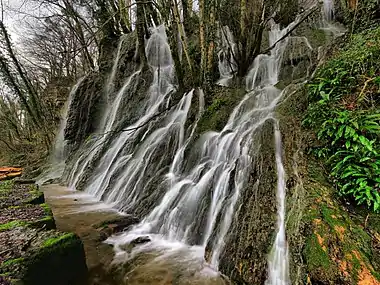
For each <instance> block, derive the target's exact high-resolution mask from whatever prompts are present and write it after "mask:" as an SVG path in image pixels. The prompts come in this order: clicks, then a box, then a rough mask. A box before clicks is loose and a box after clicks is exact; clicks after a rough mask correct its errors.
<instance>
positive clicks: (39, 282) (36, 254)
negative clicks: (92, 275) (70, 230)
mask: <svg viewBox="0 0 380 285" xmlns="http://www.w3.org/2000/svg"><path fill="white" fill-rule="evenodd" d="M86 274H87V266H86V260H85V255H84V249H83V244H82V241H81V240H80V239H79V238H78V236H76V235H75V234H63V235H61V236H59V237H55V238H50V239H47V240H46V241H45V242H44V243H43V244H42V245H41V246H40V247H39V248H38V249H35V250H34V251H33V252H32V253H31V254H30V255H29V256H28V259H27V260H26V262H25V271H24V273H23V277H22V281H23V282H24V283H25V284H28V285H51V284H55V283H56V281H57V280H60V281H62V284H84V283H83V280H84V278H85V277H86ZM41 275H43V276H44V278H43V279H41ZM80 282H82V283H80Z"/></svg>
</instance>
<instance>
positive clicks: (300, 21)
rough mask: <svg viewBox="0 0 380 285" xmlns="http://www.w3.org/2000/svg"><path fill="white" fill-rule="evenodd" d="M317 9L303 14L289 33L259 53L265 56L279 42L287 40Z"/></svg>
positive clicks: (315, 7)
mask: <svg viewBox="0 0 380 285" xmlns="http://www.w3.org/2000/svg"><path fill="white" fill-rule="evenodd" d="M317 8H318V5H314V6H313V7H311V8H310V9H309V11H308V12H305V14H306V15H305V16H304V17H303V18H302V19H301V20H299V21H298V22H297V23H296V24H295V25H294V26H293V27H292V28H291V29H289V31H288V32H287V33H286V34H285V35H283V36H282V37H281V38H280V39H278V40H277V41H276V42H275V43H274V44H273V45H272V46H270V47H269V48H267V49H266V50H264V51H263V52H261V54H266V53H268V52H270V51H271V50H272V49H274V48H275V47H276V45H277V44H278V43H279V42H281V41H282V40H284V39H285V38H287V37H288V36H289V35H290V34H291V33H292V32H293V31H294V30H295V29H296V28H298V26H299V25H301V24H302V23H303V22H304V21H305V20H306V19H307V18H308V17H309V16H310V15H311V14H312V13H314V12H315V11H316V10H317Z"/></svg>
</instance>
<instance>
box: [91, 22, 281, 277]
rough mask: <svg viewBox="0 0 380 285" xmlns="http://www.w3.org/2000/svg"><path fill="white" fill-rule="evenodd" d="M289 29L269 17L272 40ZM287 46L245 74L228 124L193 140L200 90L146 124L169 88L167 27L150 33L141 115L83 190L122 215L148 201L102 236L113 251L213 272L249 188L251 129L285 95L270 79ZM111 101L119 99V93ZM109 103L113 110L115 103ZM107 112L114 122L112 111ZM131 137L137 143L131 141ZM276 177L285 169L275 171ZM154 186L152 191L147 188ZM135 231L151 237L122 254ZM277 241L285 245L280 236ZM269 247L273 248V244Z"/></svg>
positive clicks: (164, 102) (262, 58) (274, 78)
mask: <svg viewBox="0 0 380 285" xmlns="http://www.w3.org/2000/svg"><path fill="white" fill-rule="evenodd" d="M287 30H288V28H287V29H284V30H280V28H279V26H278V25H276V24H274V23H273V24H272V30H271V31H270V33H269V35H270V37H269V38H270V44H271V45H272V44H274V43H276V41H277V40H278V39H280V38H281V37H282V36H283V35H284V33H286V32H287ZM286 45H287V40H283V41H281V42H280V43H278V44H277V45H275V47H274V48H273V49H272V51H271V53H270V54H269V55H261V56H260V57H259V58H258V59H256V60H255V62H254V64H253V67H252V69H251V71H250V73H249V75H248V76H247V89H248V90H249V92H248V93H247V95H246V96H245V97H244V98H243V100H242V101H241V102H240V104H239V105H238V106H237V107H236V108H235V110H234V111H233V113H232V114H231V116H230V118H229V120H228V122H227V124H226V126H225V127H224V128H223V130H222V131H220V132H207V133H204V134H202V135H201V137H200V138H199V139H198V140H197V142H196V143H195V144H194V143H192V142H193V141H194V138H193V136H194V130H195V128H196V124H197V120H195V122H194V123H193V124H192V125H191V126H190V129H189V128H188V127H186V122H187V119H188V115H189V110H190V106H191V103H192V99H193V97H194V96H195V95H198V97H199V101H200V102H202V101H203V97H202V96H203V92H202V91H201V90H192V91H191V92H189V93H187V94H184V96H183V97H182V99H181V100H180V101H179V102H178V103H177V104H176V105H175V106H174V107H173V108H171V109H169V110H168V111H166V112H165V113H164V114H163V116H162V117H161V118H159V119H157V120H155V121H151V122H149V119H150V118H152V116H154V114H156V113H157V111H158V110H159V109H160V106H167V105H168V104H169V101H170V99H171V98H170V93H171V91H172V90H173V88H174V85H173V84H174V83H173V82H174V75H173V66H172V60H171V56H170V49H169V46H168V44H167V42H166V35H165V30H164V28H163V26H161V27H159V28H157V29H156V30H155V31H153V34H152V36H151V37H150V39H149V41H148V43H147V46H146V52H147V58H148V62H149V64H150V66H151V68H152V70H153V72H154V78H153V82H152V85H151V87H150V89H149V91H148V93H149V98H148V99H147V103H146V108H145V114H144V115H143V116H142V117H141V118H140V119H138V121H137V122H135V123H134V124H132V125H131V126H129V127H128V128H127V129H130V130H134V131H133V132H122V133H120V134H119V135H118V136H117V137H116V138H115V139H114V141H113V142H112V143H111V145H110V146H109V148H108V149H107V150H106V151H105V153H104V154H103V155H102V160H101V161H100V162H99V164H98V166H97V167H96V169H95V170H94V173H93V175H92V177H93V178H92V179H91V180H90V183H89V184H88V186H87V187H86V191H87V192H89V193H91V194H93V195H95V196H97V197H99V198H102V199H103V200H104V201H106V202H108V203H114V205H115V206H116V207H118V208H119V209H122V210H123V211H125V212H127V213H133V212H134V209H136V208H138V207H139V205H141V204H143V205H144V204H147V203H150V204H151V205H153V207H152V206H150V208H149V209H145V210H144V211H143V212H144V213H145V216H144V218H143V219H142V221H141V222H140V223H139V224H138V225H135V226H134V227H133V228H132V229H130V230H129V231H127V232H125V233H124V234H122V235H118V236H113V237H111V238H109V239H108V241H107V242H109V243H111V244H113V245H114V247H115V250H116V252H117V254H118V255H127V256H128V258H132V257H134V256H136V255H137V254H139V253H142V252H161V254H162V256H163V257H168V256H170V257H173V256H177V257H178V256H181V260H180V261H178V262H185V263H186V264H188V265H189V266H192V265H194V264H196V265H197V266H200V267H201V268H204V269H207V270H209V269H210V268H211V269H212V270H211V271H213V270H214V271H217V269H218V266H219V259H220V256H221V253H222V252H223V249H224V245H225V238H226V236H227V234H228V230H229V228H230V225H231V223H232V217H233V213H234V211H235V209H236V204H237V201H238V199H239V197H240V194H241V192H242V191H244V189H245V187H246V186H247V182H248V177H249V173H250V170H251V165H252V154H251V152H250V150H251V149H252V147H253V146H254V144H255V143H256V142H255V140H254V134H255V133H256V132H259V131H260V129H261V126H262V125H263V124H264V123H265V122H267V121H274V118H273V116H274V109H275V107H276V105H277V102H278V101H279V100H280V98H281V95H282V94H283V92H281V91H280V90H278V89H277V88H275V87H274V85H275V84H276V83H277V82H278V74H279V69H280V66H281V60H282V57H283V53H284V50H285V48H286ZM126 85H127V86H128V85H129V83H128V81H127V82H126ZM124 88H125V85H124V87H123V88H122V89H121V91H120V94H124V91H123V89H124ZM116 98H118V96H116ZM114 103H115V104H116V105H117V99H115V101H114ZM199 105H200V106H199V110H198V115H197V118H199V117H200V116H201V113H202V110H203V106H202V104H199ZM112 109H113V110H116V109H117V106H115V108H112ZM109 118H110V120H111V121H112V119H111V118H112V116H109ZM109 125H112V124H109ZM139 126H145V127H141V128H139ZM136 140H138V143H137V144H136V143H132V142H135V141H136ZM187 149H188V150H189V151H190V153H191V155H192V157H193V159H192V160H193V161H192V163H185V162H184V161H183V158H184V153H185V150H187ZM278 152H279V151H278ZM279 155H280V154H279ZM165 161H171V163H170V166H169V167H165ZM280 161H281V160H280ZM279 163H280V162H278V164H279ZM282 169H283V168H282ZM279 172H280V168H279ZM281 179H282V180H283V179H284V177H283V175H282V176H281V177H280V176H279V181H280V180H281ZM279 183H283V181H282V182H279ZM152 185H153V187H154V189H155V191H154V193H151V192H149V189H150V188H151V187H152ZM279 189H280V188H279ZM282 189H283V188H282ZM283 190H284V189H283ZM279 191H280V190H279ZM279 199H281V201H282V204H280V205H284V203H285V202H284V197H283V196H280V198H279ZM147 201H149V202H147ZM284 211H285V209H284V207H283V208H281V211H280V210H279V215H280V214H282V216H283V215H284ZM279 223H280V224H281V225H282V227H279V228H280V230H281V233H282V232H283V235H285V230H284V225H283V219H280V218H279ZM278 235H279V236H280V234H278ZM141 236H149V238H150V240H151V241H150V242H149V243H147V244H143V245H140V246H135V247H134V248H133V250H132V252H130V253H127V252H126V251H125V247H124V245H125V244H128V243H131V242H132V241H133V240H135V239H136V238H138V237H141ZM279 239H280V238H279ZM281 242H282V243H284V242H285V243H286V241H285V237H284V236H281ZM274 248H275V251H276V252H277V247H274ZM206 251H207V252H208V255H209V258H208V260H207V262H206V260H205V259H204V256H205V254H206ZM184 252H186V256H187V257H186V258H185V257H184V256H183V254H184ZM276 266H277V265H276ZM276 284H277V283H276ZM283 284H286V283H283Z"/></svg>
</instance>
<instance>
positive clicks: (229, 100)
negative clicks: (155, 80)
mask: <svg viewBox="0 0 380 285" xmlns="http://www.w3.org/2000/svg"><path fill="white" fill-rule="evenodd" d="M371 1H372V0H369V2H370V3H369V4H368V3H367V4H368V6H367V4H365V6H362V5H364V4H361V3H357V2H355V3H356V4H355V3H352V2H353V1H349V2H347V3H346V2H344V1H340V2H339V3H338V1H336V3H335V4H336V8H337V10H336V11H337V12H336V16H337V19H339V20H340V21H341V22H343V23H346V24H347V23H349V22H350V21H351V20H352V19H353V17H356V18H359V19H360V21H362V19H364V18H365V17H364V14H365V13H366V12H365V11H371V14H370V17H369V18H368V19H367V20H368V21H367V20H363V21H366V23H367V22H368V23H371V24H368V25H369V26H371V25H372V24H373V23H376V21H378V18H379V17H378V16H377V13H378V8H377V7H379V6H371V5H372V4H374V3H375V2H376V1H372V2H371ZM371 3H372V4H371ZM354 4H355V5H354ZM375 4H376V3H375ZM357 5H359V6H357ZM352 7H358V8H357V11H358V12H357V13H356V16H355V9H356V8H352ZM368 7H372V8H368ZM363 9H364V10H363ZM368 9H369V10H368ZM358 15H359V16H358ZM362 15H363V16H362ZM294 35H295V36H297V37H294V39H292V40H290V43H289V47H288V49H287V51H286V52H285V54H284V57H285V59H284V60H283V65H282V68H281V74H280V82H279V83H278V84H277V87H278V88H279V89H284V88H285V86H288V85H289V84H290V86H291V87H290V88H288V89H287V91H286V94H285V96H284V97H283V99H282V102H281V103H280V104H279V106H278V108H277V111H276V118H277V119H278V120H279V122H280V128H281V133H282V141H283V155H284V164H285V169H286V188H287V220H286V221H287V239H288V242H289V249H290V254H291V257H290V260H291V264H290V272H291V279H292V284H379V283H378V281H377V279H376V278H378V277H379V276H377V274H376V271H379V270H380V268H379V266H380V264H379V262H380V256H379V254H380V253H379V246H380V235H379V224H378V223H379V216H378V215H375V214H369V215H368V216H367V214H363V211H364V210H363V211H362V210H361V211H359V213H358V210H357V209H354V208H353V207H351V206H348V205H347V204H346V202H345V201H344V200H343V199H342V198H340V197H339V196H338V195H337V194H336V191H335V189H334V186H333V185H332V183H330V182H331V181H329V178H327V177H328V176H327V175H326V173H325V171H324V170H323V168H321V166H320V162H319V161H317V160H315V158H313V157H312V156H310V155H309V154H308V151H309V148H310V146H311V145H312V144H314V143H315V135H314V134H313V133H311V132H310V131H309V130H306V129H304V128H303V127H302V120H303V118H304V115H305V112H306V109H307V106H308V104H309V102H308V95H307V90H306V88H305V87H304V81H305V80H307V79H308V78H310V76H312V74H313V73H314V71H315V69H316V68H317V66H318V65H319V64H320V63H321V62H320V61H319V60H320V59H323V61H325V60H328V57H327V56H326V55H328V54H329V53H331V52H330V51H329V49H332V48H334V47H335V46H338V45H342V42H335V43H334V44H333V45H332V46H329V47H328V48H326V49H319V47H320V46H322V45H324V44H326V42H327V40H328V38H329V36H326V34H325V33H324V32H323V31H321V30H319V29H317V28H316V27H315V23H314V22H313V21H308V22H305V23H304V24H303V25H301V26H300V27H299V29H297V31H296V32H294ZM304 37H306V38H307V39H309V41H305V38H304ZM125 42H126V43H128V44H127V45H126V47H125V48H124V49H123V50H122V52H121V56H120V60H119V63H118V64H117V66H116V74H115V75H114V76H115V78H117V80H116V81H115V82H116V84H115V85H113V86H111V87H110V86H108V87H107V84H108V83H107V82H108V81H107V80H108V79H109V77H108V76H111V75H110V74H111V73H112V64H111V63H109V62H108V64H104V65H103V66H108V68H105V70H107V73H106V74H107V76H104V74H102V75H101V74H100V73H94V74H92V75H89V76H87V77H86V78H85V79H84V81H83V82H82V84H81V87H80V88H79V91H78V92H77V93H76V94H75V97H74V98H73V101H72V105H71V108H70V112H69V116H68V124H67V127H66V131H65V138H66V139H67V140H68V141H69V144H71V145H72V146H73V150H75V149H79V151H78V152H75V151H73V152H72V156H71V158H70V159H69V161H68V163H67V165H68V166H67V168H71V167H73V165H75V162H76V160H77V159H78V157H79V156H80V155H83V154H85V155H86V152H85V151H86V146H87V145H93V144H94V143H96V140H97V139H98V138H99V135H102V134H97V135H98V136H97V135H96V130H97V129H98V126H99V124H101V123H102V122H101V115H102V114H101V112H100V110H103V109H104V106H105V105H106V104H105V103H106V102H107V100H109V99H110V98H108V97H107V96H111V97H112V96H113V97H114V96H116V92H115V91H113V92H111V95H108V94H107V93H106V92H105V91H104V90H105V88H112V89H113V90H119V89H120V88H121V87H122V85H123V82H121V80H120V79H119V78H123V79H125V78H127V77H128V76H130V75H131V74H133V72H135V71H136V70H137V69H138V66H137V64H136V63H135V62H134V61H133V55H134V53H135V45H134V42H135V39H134V38H127V39H125ZM307 43H308V44H309V45H308V44H307ZM115 53H116V48H115ZM105 70H104V71H105ZM104 71H103V72H104ZM151 81H152V74H151V72H149V71H144V72H143V74H142V76H139V77H138V79H136V81H134V83H133V84H132V87H131V89H130V90H129V92H128V94H127V95H126V97H125V98H124V99H123V100H125V101H124V102H123V104H122V106H123V107H122V109H121V110H120V112H118V114H117V116H118V121H119V124H118V129H116V130H115V134H114V135H113V136H111V138H110V139H107V140H105V141H104V142H103V143H102V145H100V146H99V151H98V152H97V154H96V155H95V157H94V159H93V160H92V162H91V164H89V165H88V166H87V168H86V170H85V171H86V172H87V175H85V176H84V177H83V178H82V180H81V181H79V184H78V185H79V188H81V185H85V184H86V183H87V182H88V178H89V175H90V174H92V172H93V171H94V169H95V167H96V165H97V163H98V162H99V159H100V157H101V154H102V153H104V152H105V151H106V150H107V149H108V148H110V147H111V146H110V143H111V140H112V138H115V137H117V136H118V135H119V133H120V132H119V131H120V130H121V129H123V128H125V127H126V126H129V125H131V123H132V122H135V121H136V120H137V119H138V117H139V116H140V115H141V112H142V110H143V109H144V108H145V106H144V105H143V103H142V102H143V100H144V96H146V95H145V94H146V93H147V91H148V89H149V85H150V82H151ZM210 92H211V93H212V96H210V94H208V98H210V97H212V100H210V101H211V102H210V103H209V104H208V105H206V109H205V111H204V112H203V115H202V117H201V118H200V120H199V123H198V126H197V129H196V132H197V134H196V136H195V137H196V138H198V137H199V136H200V135H201V134H202V133H205V132H207V131H220V130H221V129H222V128H223V126H224V125H225V124H226V122H227V121H228V118H229V116H230V114H231V113H232V111H233V109H234V107H235V106H237V105H238V104H239V102H240V101H241V100H242V98H243V96H244V93H245V91H244V88H241V87H240V86H239V87H229V88H226V87H220V86H215V87H211V88H210ZM197 108H199V101H198V99H197V96H194V97H193V99H192V107H191V111H190V112H191V116H190V117H191V118H192V120H193V119H194V118H195V114H196V113H197ZM191 123H192V122H191ZM191 123H188V125H187V127H188V128H187V129H186V132H187V133H188V132H189V130H190V129H191V128H190V127H189V126H191ZM273 128H274V126H273V122H272V121H268V122H266V123H265V124H263V125H262V126H261V127H260V128H259V129H258V130H257V131H256V132H255V133H254V137H255V142H254V143H253V147H252V148H251V149H250V153H251V156H252V157H253V158H254V159H253V165H252V170H251V171H250V174H249V176H248V177H246V180H247V181H248V183H247V187H246V188H245V189H244V191H243V192H242V193H241V195H240V197H239V199H238V202H237V205H239V206H238V207H237V208H236V209H235V212H234V214H233V218H232V225H231V228H230V230H229V234H228V236H227V239H226V244H225V249H224V251H223V253H222V255H221V259H220V266H219V267H220V270H221V271H222V272H223V273H224V274H225V275H227V276H228V277H230V278H231V280H233V281H234V282H235V283H236V284H263V283H264V282H265V280H266V278H267V257H268V253H269V252H270V249H271V246H272V244H273V240H274V235H275V230H276V211H277V206H276V182H277V176H276V165H275V157H274V155H275V151H274V139H273ZM150 131H151V130H149V131H147V133H145V134H144V136H145V135H146V134H148V133H149V132H150ZM94 133H95V135H94V136H93V138H91V139H89V140H87V141H86V139H87V138H88V137H89V136H90V135H92V134H94ZM141 140H142V135H140V136H138V137H137V139H136V140H135V141H134V142H133V143H128V144H126V145H125V146H124V148H123V150H122V151H121V152H120V153H119V155H120V156H121V155H124V154H126V153H128V150H129V149H130V148H132V147H133V146H132V144H139V143H141ZM194 141H195V139H194ZM172 143H173V142H171V141H168V142H167V145H166V146H162V147H161V148H160V151H159V152H157V153H156V154H155V158H156V160H157V161H159V166H162V167H161V168H160V167H155V165H148V166H147V169H148V170H149V173H152V177H153V176H154V175H153V174H154V173H155V172H157V171H158V170H159V171H167V170H168V168H169V166H170V163H171V161H170V155H167V154H168V153H170V152H171V151H172V149H173V146H172V145H171V144H172ZM81 145H82V148H81V149H80V148H79V147H80V146H81ZM195 156H196V154H194V153H191V152H190V151H188V150H187V151H185V153H184V158H183V159H184V161H185V162H186V163H185V164H186V165H187V167H190V166H191V165H192V162H193V160H194V157H195ZM120 171H123V169H121V170H120ZM118 174H119V173H115V176H114V177H112V178H111V182H112V183H116V182H117V181H114V180H115V177H117V175H118ZM152 179H153V178H152ZM157 185H158V181H152V182H151V183H150V184H149V186H148V187H146V188H144V199H143V200H142V202H141V203H140V204H139V205H138V206H137V207H136V209H135V210H134V214H135V215H136V216H138V217H140V218H141V217H144V215H146V214H147V212H148V211H149V209H150V208H151V207H152V205H154V203H155V202H156V200H157V199H160V198H161V197H162V193H161V192H162V191H164V189H158V188H157ZM161 190H162V191H161ZM199 236H201V233H199ZM209 246H210V245H209ZM208 255H209V252H207V250H206V260H207V259H209V258H210V256H208Z"/></svg>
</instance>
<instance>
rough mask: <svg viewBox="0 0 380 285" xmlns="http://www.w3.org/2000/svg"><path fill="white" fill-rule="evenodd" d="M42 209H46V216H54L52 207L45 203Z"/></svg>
mask: <svg viewBox="0 0 380 285" xmlns="http://www.w3.org/2000/svg"><path fill="white" fill-rule="evenodd" d="M40 206H41V207H42V208H44V210H45V213H46V215H48V216H53V211H52V210H51V208H50V206H49V205H48V204H46V203H43V204H41V205H40Z"/></svg>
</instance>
